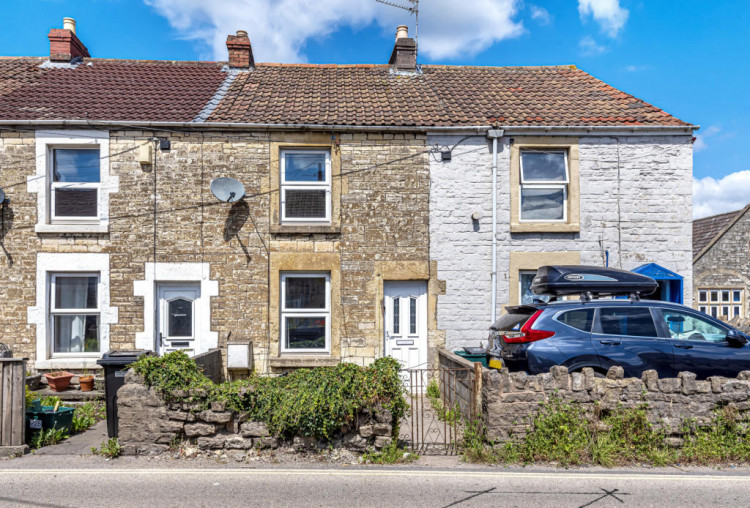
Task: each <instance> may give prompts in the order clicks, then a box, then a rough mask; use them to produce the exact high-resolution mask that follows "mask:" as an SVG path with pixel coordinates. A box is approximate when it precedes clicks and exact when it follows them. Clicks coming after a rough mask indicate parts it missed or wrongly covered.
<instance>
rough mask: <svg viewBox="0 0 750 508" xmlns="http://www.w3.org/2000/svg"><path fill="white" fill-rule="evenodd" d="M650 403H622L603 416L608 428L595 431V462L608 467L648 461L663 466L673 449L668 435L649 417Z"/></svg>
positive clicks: (592, 452) (593, 454)
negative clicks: (626, 404) (667, 438)
mask: <svg viewBox="0 0 750 508" xmlns="http://www.w3.org/2000/svg"><path fill="white" fill-rule="evenodd" d="M647 409H648V406H647V405H645V404H644V405H641V406H639V407H637V408H632V409H626V408H623V407H618V408H616V409H615V410H613V411H612V412H610V413H609V414H607V415H605V416H604V418H602V423H603V424H604V428H605V429H606V430H604V431H597V432H595V436H594V440H593V442H592V444H591V455H592V459H593V462H594V463H596V464H600V465H602V466H605V467H612V466H613V465H615V464H629V463H633V462H647V463H650V464H653V465H655V466H663V465H665V464H666V463H667V462H668V461H669V457H670V454H671V451H670V449H669V447H668V446H667V444H666V435H665V434H664V431H663V430H661V429H657V428H655V427H654V426H653V425H652V424H651V423H650V422H649V421H648V414H647Z"/></svg>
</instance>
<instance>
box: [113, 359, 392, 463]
mask: <svg viewBox="0 0 750 508" xmlns="http://www.w3.org/2000/svg"><path fill="white" fill-rule="evenodd" d="M174 395H176V396H179V397H187V396H189V397H191V398H192V402H167V401H165V399H164V397H162V396H161V395H160V394H159V392H158V391H157V390H156V389H155V388H153V387H148V386H146V384H145V383H144V381H143V378H142V377H141V376H139V375H138V374H136V373H135V371H133V370H129V371H128V373H127V375H126V376H125V385H124V386H123V387H122V388H120V390H119V391H118V392H117V411H118V417H119V424H118V429H119V436H118V439H119V441H120V445H121V446H122V451H123V454H124V455H157V454H161V453H165V452H167V451H168V450H169V449H170V446H174V445H175V444H176V443H179V442H181V441H190V442H193V443H194V444H195V446H196V447H197V448H198V449H199V450H202V451H204V452H211V451H216V450H250V449H277V448H280V447H283V448H290V449H292V450H294V451H300V452H302V451H314V450H318V449H320V448H323V447H327V446H328V444H327V443H322V442H319V441H318V440H317V439H315V438H313V437H308V436H294V437H293V438H292V439H287V440H284V439H280V438H279V437H277V436H274V435H272V434H271V432H269V430H268V426H267V425H266V424H265V423H263V422H256V421H251V420H249V419H248V417H247V415H243V414H238V413H234V412H232V411H228V410H227V409H226V407H225V405H224V404H223V403H221V402H211V403H210V404H207V402H206V399H205V397H206V393H205V392H204V391H202V390H192V391H190V392H187V391H184V390H180V391H179V392H178V393H175V394H174ZM206 407H207V408H208V409H206ZM391 420H392V416H391V413H390V412H389V411H382V412H381V413H375V414H373V415H359V417H358V418H357V425H356V427H355V428H351V429H349V428H342V429H341V435H340V436H339V437H338V438H337V439H336V440H335V441H334V442H333V446H334V447H341V448H346V449H348V450H351V451H353V452H365V451H368V450H373V449H375V450H378V449H381V448H383V447H384V446H386V445H388V444H390V443H391V436H392V434H393V427H392V426H391V423H390V422H391Z"/></svg>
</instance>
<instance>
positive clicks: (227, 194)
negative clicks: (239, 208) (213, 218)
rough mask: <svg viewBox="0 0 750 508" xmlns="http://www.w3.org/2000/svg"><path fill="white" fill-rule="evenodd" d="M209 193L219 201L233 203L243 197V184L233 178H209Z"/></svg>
mask: <svg viewBox="0 0 750 508" xmlns="http://www.w3.org/2000/svg"><path fill="white" fill-rule="evenodd" d="M211 193H212V194H213V195H214V196H215V197H216V199H218V200H219V201H223V202H224V203H234V202H235V201H239V200H240V199H242V198H244V197H245V186H244V185H242V183H241V182H239V181H238V180H235V179H234V178H228V177H221V178H214V179H213V180H211Z"/></svg>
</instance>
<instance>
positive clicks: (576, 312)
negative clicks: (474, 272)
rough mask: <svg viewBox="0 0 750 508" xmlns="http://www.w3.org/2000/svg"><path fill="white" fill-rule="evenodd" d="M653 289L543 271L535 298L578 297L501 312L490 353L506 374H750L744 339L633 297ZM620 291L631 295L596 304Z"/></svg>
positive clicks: (617, 278)
mask: <svg viewBox="0 0 750 508" xmlns="http://www.w3.org/2000/svg"><path fill="white" fill-rule="evenodd" d="M566 277H567V279H566ZM602 277H604V278H609V280H601V278H602ZM597 279H599V280H597ZM625 279H627V280H625ZM638 279H643V280H640V281H639V280H638ZM645 279H648V280H645ZM649 281H650V282H649ZM607 284H608V286H606V285H607ZM638 284H641V285H640V286H639V285H638ZM651 285H653V286H655V285H656V283H655V282H654V281H653V279H650V278H648V277H644V276H642V275H637V274H633V273H631V272H624V271H621V270H613V269H604V268H600V267H583V266H565V267H563V266H554V267H542V268H540V269H539V271H538V272H537V276H536V277H535V279H534V283H533V284H532V291H533V292H534V293H536V294H548V295H552V296H553V298H555V297H560V296H563V295H573V294H580V295H582V297H581V299H580V300H578V301H575V300H563V301H553V302H550V303H545V302H542V301H539V302H537V303H534V304H531V305H521V306H517V307H508V308H506V314H504V315H502V316H501V317H500V319H498V320H497V321H496V322H495V323H494V324H493V326H492V327H491V328H490V338H491V343H494V345H495V347H494V351H493V353H494V354H496V355H499V356H500V357H501V358H502V360H503V361H504V363H505V364H506V366H507V367H508V368H509V369H510V370H524V371H527V372H529V373H530V374H538V373H542V372H548V371H549V369H550V367H552V366H554V365H564V366H566V367H568V369H569V370H570V371H571V372H574V371H577V370H580V369H583V368H584V367H592V368H593V369H594V371H595V372H597V373H600V374H604V373H606V372H607V370H608V369H609V368H610V367H612V366H615V365H620V366H622V367H623V369H624V370H625V375H626V376H628V377H640V375H641V374H642V373H643V371H645V370H649V369H654V370H656V371H657V372H658V373H659V377H675V376H676V375H677V373H678V372H682V371H690V372H694V373H695V374H696V375H697V377H698V378H699V379H705V378H707V377H709V376H727V377H735V376H736V375H737V374H738V373H739V372H740V371H743V370H750V345H748V342H749V341H750V337H748V336H747V335H745V334H744V333H742V332H740V331H739V330H736V329H734V328H732V327H730V326H729V325H727V324H726V323H723V322H722V321H719V320H718V319H715V318H713V317H711V316H708V315H706V314H704V313H701V312H698V311H696V310H693V309H691V308H689V307H685V306H684V305H679V304H674V303H667V302H659V301H653V300H641V299H640V298H638V295H639V294H642V293H644V292H645V291H647V290H648V288H649V287H651ZM605 286H606V287H605ZM644 288H645V289H644ZM623 293H625V294H628V295H629V297H626V298H609V299H597V298H595V297H596V296H601V295H602V294H609V295H616V294H623Z"/></svg>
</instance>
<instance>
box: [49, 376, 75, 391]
mask: <svg viewBox="0 0 750 508" xmlns="http://www.w3.org/2000/svg"><path fill="white" fill-rule="evenodd" d="M74 375H75V374H71V373H70V372H65V371H58V372H50V373H48V374H45V375H44V377H45V379H47V383H49V387H50V388H51V389H52V391H55V392H62V391H63V390H65V389H67V388H68V386H70V380H71V379H73V376H74Z"/></svg>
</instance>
